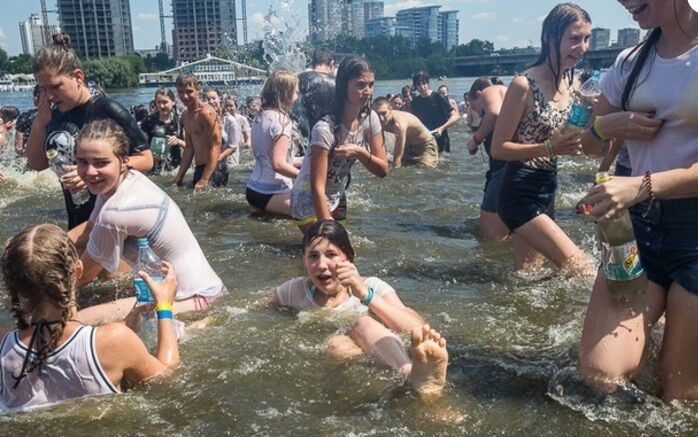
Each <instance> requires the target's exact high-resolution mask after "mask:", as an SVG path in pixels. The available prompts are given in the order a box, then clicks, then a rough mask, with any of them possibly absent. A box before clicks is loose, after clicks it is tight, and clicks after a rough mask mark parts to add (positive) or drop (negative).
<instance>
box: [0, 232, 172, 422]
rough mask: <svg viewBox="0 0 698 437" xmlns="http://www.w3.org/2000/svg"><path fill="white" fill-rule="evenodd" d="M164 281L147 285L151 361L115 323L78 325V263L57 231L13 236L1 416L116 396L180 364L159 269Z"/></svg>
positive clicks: (8, 254) (0, 350) (0, 361)
mask: <svg viewBox="0 0 698 437" xmlns="http://www.w3.org/2000/svg"><path fill="white" fill-rule="evenodd" d="M163 269H164V270H165V272H166V273H167V276H166V277H165V279H164V280H163V281H162V282H160V283H158V284H155V283H154V282H153V281H152V280H151V278H150V277H149V276H148V275H147V274H145V273H141V277H143V279H144V280H145V281H146V282H147V283H148V286H149V287H150V290H151V291H152V293H153V297H154V298H155V302H156V303H157V305H158V306H159V307H162V310H161V311H158V312H157V313H158V319H159V322H158V343H157V349H156V353H155V355H154V356H153V355H150V354H149V353H148V350H147V349H146V347H145V345H144V344H143V342H142V341H141V340H140V339H139V338H138V336H137V335H136V334H135V333H134V332H133V331H131V330H130V329H128V328H127V327H126V326H125V325H123V324H120V323H112V324H109V325H104V326H100V327H99V328H97V327H94V326H90V325H85V324H83V323H82V322H80V318H81V316H80V313H78V312H77V309H76V306H75V294H76V290H77V288H76V283H77V281H78V279H79V278H80V276H81V275H82V273H83V266H82V262H81V261H80V259H79V258H78V254H77V251H76V250H75V247H74V246H73V244H72V243H71V241H70V239H69V238H68V235H67V234H66V233H65V231H63V230H62V229H60V228H59V227H58V226H55V225H51V224H42V225H36V226H32V227H29V228H26V229H24V230H23V231H21V232H20V233H19V234H17V235H15V236H14V237H13V238H12V239H11V240H10V241H9V242H8V243H7V246H6V248H5V252H4V254H3V256H2V274H3V277H4V282H5V288H6V289H7V294H8V295H9V302H10V305H9V307H8V310H9V311H10V313H11V314H12V316H13V317H14V318H15V320H16V326H17V328H16V329H14V330H2V329H0V338H1V339H2V340H1V341H0V411H21V410H26V409H30V408H35V407H40V406H46V405H50V404H54V403H57V402H60V401H65V400H69V399H76V398H80V397H84V396H94V395H101V394H109V393H117V392H119V391H120V386H121V384H122V382H124V381H125V380H128V381H129V382H130V383H132V384H137V383H140V382H142V381H145V380H148V379H150V378H152V377H154V376H155V375H158V374H160V373H161V372H163V371H164V370H165V369H167V368H168V367H172V366H175V365H177V363H179V349H178V347H177V340H176V338H175V332H174V328H173V324H172V311H171V310H169V311H168V308H172V303H173V301H174V297H175V292H176V290H177V281H176V280H175V272H174V269H173V268H172V267H171V266H170V264H168V263H166V262H163Z"/></svg>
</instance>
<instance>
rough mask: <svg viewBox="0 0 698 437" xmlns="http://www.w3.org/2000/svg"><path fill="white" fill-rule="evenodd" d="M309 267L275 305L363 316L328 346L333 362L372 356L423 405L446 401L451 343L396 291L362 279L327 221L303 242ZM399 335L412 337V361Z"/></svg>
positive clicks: (338, 230)
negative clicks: (448, 345) (400, 378)
mask: <svg viewBox="0 0 698 437" xmlns="http://www.w3.org/2000/svg"><path fill="white" fill-rule="evenodd" d="M303 265H304V266H305V270H306V273H307V277H299V278H295V279H291V280H290V281H288V282H285V283H284V284H282V285H281V286H279V287H277V288H276V290H275V293H274V296H273V303H274V304H275V305H278V306H284V307H290V308H295V309H299V310H315V309H320V308H331V309H333V310H335V311H341V312H356V313H357V315H358V316H359V317H358V320H357V321H356V323H355V324H354V326H353V327H352V329H351V331H350V332H349V334H348V335H333V336H332V337H330V338H329V339H328V340H327V353H328V355H329V356H330V358H332V359H333V360H336V361H340V362H341V361H346V360H348V359H350V358H352V357H356V356H359V355H362V354H367V355H369V356H371V357H373V358H374V359H375V360H376V361H378V362H379V363H380V364H382V365H384V366H387V367H391V368H393V369H395V370H397V371H398V372H400V373H401V374H402V375H403V376H405V378H406V379H407V380H408V381H409V382H410V384H411V385H412V387H413V388H414V389H415V390H416V391H417V392H418V393H419V395H420V396H421V397H422V398H423V399H425V400H428V401H430V400H434V399H436V398H438V397H439V396H440V395H441V392H442V390H443V386H444V384H445V383H446V367H447V365H448V352H447V351H446V340H445V339H444V338H442V337H441V335H440V334H439V333H438V332H436V331H435V330H433V329H430V328H429V325H426V324H425V322H424V319H423V318H422V317H421V316H420V315H419V314H417V312H416V311H414V310H413V309H411V308H408V307H406V306H405V304H403V303H402V301H401V300H400V298H399V297H398V295H397V293H396V292H395V290H394V289H393V288H392V287H391V286H390V285H388V284H387V283H385V282H383V281H382V280H380V279H378V278H375V277H369V278H364V277H362V276H361V275H360V273H359V271H358V270H357V268H356V266H355V265H354V249H353V248H352V246H351V243H350V241H349V235H347V232H346V230H345V229H344V228H343V227H342V225H340V224H339V223H338V222H336V221H334V220H323V221H319V222H315V223H314V224H312V225H311V226H310V227H309V228H308V230H307V231H306V233H305V236H304V238H303ZM369 313H370V314H371V315H372V316H373V317H372V316H371V315H369ZM395 332H398V333H399V332H402V333H405V332H409V333H411V338H412V346H411V354H410V355H411V356H412V358H411V359H410V357H409V356H408V355H407V352H406V351H405V350H404V348H403V346H402V341H401V340H400V338H399V337H398V336H397V335H396V334H395Z"/></svg>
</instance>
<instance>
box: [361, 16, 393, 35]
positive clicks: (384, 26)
mask: <svg viewBox="0 0 698 437" xmlns="http://www.w3.org/2000/svg"><path fill="white" fill-rule="evenodd" d="M396 33H397V27H396V25H395V17H378V18H372V19H370V20H368V21H366V26H365V29H364V37H366V38H372V37H374V36H380V35H383V36H395V35H396Z"/></svg>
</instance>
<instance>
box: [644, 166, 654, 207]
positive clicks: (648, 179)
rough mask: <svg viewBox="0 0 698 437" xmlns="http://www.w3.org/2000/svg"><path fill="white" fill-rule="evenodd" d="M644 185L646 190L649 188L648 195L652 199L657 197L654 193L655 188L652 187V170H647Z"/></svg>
mask: <svg viewBox="0 0 698 437" xmlns="http://www.w3.org/2000/svg"><path fill="white" fill-rule="evenodd" d="M642 186H643V188H644V189H645V190H647V196H648V197H649V200H650V201H653V200H654V199H656V198H657V196H655V195H654V190H653V189H652V172H650V171H649V170H647V172H646V173H645V176H643V177H642Z"/></svg>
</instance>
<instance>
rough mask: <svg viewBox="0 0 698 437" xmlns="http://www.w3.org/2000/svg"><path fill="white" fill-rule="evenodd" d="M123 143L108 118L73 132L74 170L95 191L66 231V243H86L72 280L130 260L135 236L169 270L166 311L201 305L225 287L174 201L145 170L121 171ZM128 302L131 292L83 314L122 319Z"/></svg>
mask: <svg viewBox="0 0 698 437" xmlns="http://www.w3.org/2000/svg"><path fill="white" fill-rule="evenodd" d="M128 147H129V140H128V137H126V136H125V135H124V132H123V130H122V129H121V128H119V126H117V125H116V124H115V123H114V122H112V121H110V120H97V121H93V122H91V123H89V124H88V125H86V126H85V127H84V128H83V130H82V131H81V132H80V135H79V136H78V140H77V161H78V162H77V168H78V174H79V175H80V177H81V178H82V179H83V180H84V181H85V183H86V184H87V188H88V189H89V190H90V191H91V192H92V193H93V194H95V195H96V196H97V201H96V203H95V208H94V211H93V212H92V215H91V216H90V218H89V220H88V221H87V222H85V223H84V224H83V225H80V226H78V227H77V228H75V229H73V230H71V232H70V235H71V238H72V239H73V241H77V242H78V243H79V244H82V245H84V246H85V247H86V249H85V252H84V253H83V254H82V263H83V265H84V274H83V276H82V278H80V280H79V282H78V286H82V285H84V284H87V283H89V282H90V281H92V279H94V278H95V277H96V276H97V275H98V274H99V273H100V272H101V271H102V269H104V270H107V271H109V272H111V273H116V272H117V271H118V270H119V268H120V265H121V264H122V261H126V264H128V265H129V266H133V265H134V264H135V263H136V261H137V258H138V250H137V244H136V240H137V239H138V238H141V237H147V238H148V241H149V243H150V247H151V248H152V249H153V251H154V252H155V253H156V254H157V255H158V256H159V257H160V259H163V260H165V261H167V262H169V263H171V264H172V265H173V266H174V267H175V269H176V271H177V283H178V287H177V297H176V299H175V304H174V312H175V313H179V312H184V311H192V310H196V311H201V310H204V309H206V308H208V306H209V305H210V304H211V303H212V302H213V301H214V300H216V299H217V298H218V297H220V296H222V295H223V294H224V293H225V291H226V289H225V287H224V286H223V282H222V281H221V279H220V278H219V277H218V275H216V273H215V272H214V271H213V269H212V268H211V266H210V265H209V263H208V260H207V259H206V256H205V255H204V253H203V251H202V250H201V247H200V246H199V243H198V242H197V241H196V237H194V234H193V233H192V231H191V229H190V228H189V225H188V224H187V221H186V220H185V218H184V216H183V215H182V211H181V210H180V209H179V207H177V204H176V203H175V202H174V201H173V200H172V199H171V198H170V197H169V196H168V195H167V194H166V193H165V192H164V191H162V189H160V187H158V186H157V185H155V184H154V183H153V182H152V181H150V180H149V179H148V178H147V177H146V176H145V175H143V174H142V173H140V172H137V171H134V170H129V168H128V166H127V164H128V155H127V154H126V153H127V151H128ZM122 267H123V266H122ZM134 303H135V298H133V297H132V298H126V299H119V300H117V301H115V302H111V303H108V304H104V305H97V306H94V307H91V308H88V309H85V310H84V311H83V314H88V313H89V315H90V318H88V317H87V315H85V318H86V320H94V321H104V320H106V321H114V320H122V319H124V317H125V316H126V314H128V312H129V311H130V310H131V308H132V307H133V305H134Z"/></svg>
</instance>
